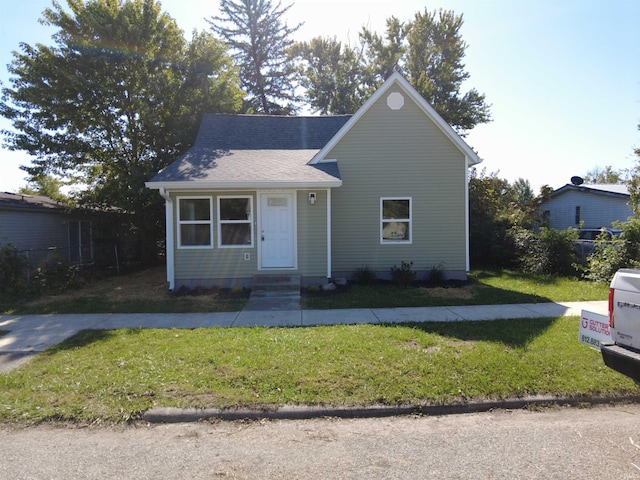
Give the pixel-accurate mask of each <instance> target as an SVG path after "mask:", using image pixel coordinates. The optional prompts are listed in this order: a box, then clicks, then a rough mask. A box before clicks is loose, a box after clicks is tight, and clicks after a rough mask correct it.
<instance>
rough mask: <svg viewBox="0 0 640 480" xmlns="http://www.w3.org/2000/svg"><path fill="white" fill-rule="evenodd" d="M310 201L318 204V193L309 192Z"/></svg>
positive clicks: (312, 203)
mask: <svg viewBox="0 0 640 480" xmlns="http://www.w3.org/2000/svg"><path fill="white" fill-rule="evenodd" d="M309 203H310V204H311V205H315V204H316V194H315V192H311V193H310V194H309Z"/></svg>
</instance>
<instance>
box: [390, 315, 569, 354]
mask: <svg viewBox="0 0 640 480" xmlns="http://www.w3.org/2000/svg"><path fill="white" fill-rule="evenodd" d="M556 321H557V319H556V318H521V319H507V320H489V321H479V322H428V323H406V324H399V325H402V326H405V327H411V328H415V329H416V330H420V331H423V332H425V333H434V334H436V335H440V336H442V337H448V338H456V339H458V340H462V341H474V342H476V341H480V342H492V343H501V344H503V345H505V346H508V347H513V348H521V347H525V346H526V345H527V344H529V343H530V342H531V341H532V340H534V339H535V338H537V337H539V336H540V335H543V334H544V333H545V332H546V331H547V330H548V329H549V328H550V327H551V326H552V325H553V324H554V323H555V322H556Z"/></svg>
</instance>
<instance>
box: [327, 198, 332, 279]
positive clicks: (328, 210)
mask: <svg viewBox="0 0 640 480" xmlns="http://www.w3.org/2000/svg"><path fill="white" fill-rule="evenodd" d="M329 278H331V189H330V188H327V279H329Z"/></svg>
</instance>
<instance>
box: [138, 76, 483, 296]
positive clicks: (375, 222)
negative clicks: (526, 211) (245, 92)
mask: <svg viewBox="0 0 640 480" xmlns="http://www.w3.org/2000/svg"><path fill="white" fill-rule="evenodd" d="M480 161H481V160H480V158H478V156H477V155H476V154H475V152H474V151H473V150H472V149H471V148H470V147H469V146H468V145H467V144H466V143H465V142H464V141H463V140H462V138H460V136H458V135H457V134H456V132H455V131H454V130H453V129H452V128H451V127H450V126H449V125H447V124H446V123H445V122H444V121H443V120H442V118H441V117H440V116H439V115H438V114H437V113H436V112H435V111H434V110H433V108H432V107H431V106H430V105H428V104H427V102H426V101H425V100H424V99H423V98H422V97H421V96H420V95H419V94H418V93H417V92H416V91H415V90H414V89H413V88H412V87H411V86H410V85H409V83H408V82H407V81H406V80H405V79H404V78H403V77H402V76H401V75H400V74H398V73H394V74H393V75H392V76H391V77H390V78H389V79H388V80H387V81H386V82H385V83H384V84H383V85H382V86H381V87H380V89H378V91H376V92H375V93H374V94H373V96H372V97H371V98H370V99H369V100H368V101H367V102H366V103H365V104H364V105H363V106H362V107H361V108H360V109H359V110H358V111H357V112H356V113H355V114H354V115H353V116H325V117H277V116H259V115H206V116H205V117H204V119H203V122H202V125H201V128H200V132H199V134H198V138H197V140H196V142H195V144H194V146H193V147H192V148H191V149H190V150H188V151H187V152H186V153H185V154H184V155H183V156H182V157H180V158H179V159H178V160H176V162H174V163H173V164H171V165H170V166H169V167H167V168H166V169H165V170H163V171H162V172H160V173H159V174H158V175H156V176H155V177H154V178H153V179H151V180H150V181H149V182H148V183H147V186H148V187H149V188H155V189H158V190H159V192H160V194H161V195H162V196H163V197H164V199H165V201H166V224H167V242H166V243H167V277H168V278H167V279H168V281H169V286H170V288H171V289H174V288H176V287H180V286H183V285H185V286H210V285H222V286H229V285H244V286H249V285H250V284H251V281H252V278H253V277H254V276H255V275H257V274H261V275H264V274H272V275H282V274H285V273H286V274H296V275H300V276H301V278H302V279H303V284H313V283H321V282H324V281H326V280H327V278H334V277H346V278H350V277H351V276H352V275H353V274H354V272H355V271H356V270H357V269H359V268H364V267H366V268H369V269H370V270H373V271H374V272H376V274H377V275H378V276H379V277H381V278H385V277H389V276H390V272H391V268H392V267H393V266H400V265H401V263H402V262H407V263H408V262H413V268H414V270H416V271H418V272H419V273H421V275H423V276H424V275H426V272H428V271H429V270H430V269H431V268H432V267H434V266H437V267H438V268H441V269H443V270H444V272H445V274H446V276H447V278H453V279H463V278H466V273H467V271H468V269H469V242H468V237H469V235H468V189H467V173H468V169H469V167H470V166H472V165H475V164H477V163H479V162H480Z"/></svg>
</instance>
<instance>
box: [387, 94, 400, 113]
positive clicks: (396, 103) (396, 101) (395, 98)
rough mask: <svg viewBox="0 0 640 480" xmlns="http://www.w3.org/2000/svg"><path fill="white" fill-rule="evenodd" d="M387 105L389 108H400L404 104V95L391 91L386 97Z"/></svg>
mask: <svg viewBox="0 0 640 480" xmlns="http://www.w3.org/2000/svg"><path fill="white" fill-rule="evenodd" d="M387 106H388V107H389V108H390V109H391V110H400V109H401V108H402V107H403V106H404V97H403V96H402V94H400V93H398V92H391V93H390V94H389V96H388V97H387Z"/></svg>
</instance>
